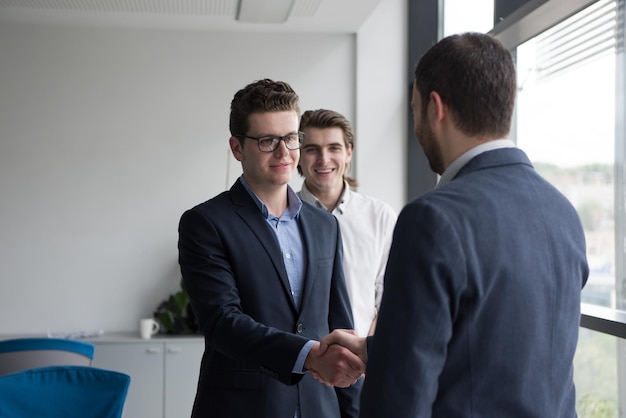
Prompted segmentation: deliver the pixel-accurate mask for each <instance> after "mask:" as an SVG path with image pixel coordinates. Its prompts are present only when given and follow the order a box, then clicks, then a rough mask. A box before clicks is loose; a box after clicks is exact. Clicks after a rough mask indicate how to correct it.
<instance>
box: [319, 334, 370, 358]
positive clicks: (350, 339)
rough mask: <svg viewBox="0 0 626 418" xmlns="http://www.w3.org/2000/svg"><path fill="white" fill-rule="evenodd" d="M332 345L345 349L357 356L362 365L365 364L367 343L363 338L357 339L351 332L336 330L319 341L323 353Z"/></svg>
mask: <svg viewBox="0 0 626 418" xmlns="http://www.w3.org/2000/svg"><path fill="white" fill-rule="evenodd" d="M333 344H338V345H341V346H343V347H346V348H347V349H348V350H350V351H352V352H353V353H354V354H356V355H357V356H359V358H360V359H361V361H362V362H363V364H367V341H366V339H365V338H363V337H359V336H357V335H356V333H355V332H354V331H353V330H349V329H336V330H334V331H333V332H331V333H330V334H328V335H327V336H325V337H324V338H322V340H321V341H320V351H321V352H322V353H324V351H325V350H326V349H328V348H329V347H331V346H332V345H333Z"/></svg>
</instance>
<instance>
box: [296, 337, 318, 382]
mask: <svg viewBox="0 0 626 418" xmlns="http://www.w3.org/2000/svg"><path fill="white" fill-rule="evenodd" d="M316 342H317V341H315V340H309V341H307V342H306V344H304V346H302V349H301V350H300V354H298V358H297V359H296V364H294V365H293V370H292V371H291V372H292V373H300V374H303V373H304V372H305V370H304V361H305V360H306V357H307V356H308V355H309V351H311V348H312V347H313V345H314V344H315V343H316Z"/></svg>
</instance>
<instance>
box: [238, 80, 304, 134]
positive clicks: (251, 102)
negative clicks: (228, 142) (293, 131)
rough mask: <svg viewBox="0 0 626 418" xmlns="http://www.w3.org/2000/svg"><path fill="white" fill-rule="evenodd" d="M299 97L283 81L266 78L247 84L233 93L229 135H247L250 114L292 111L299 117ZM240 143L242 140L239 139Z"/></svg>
mask: <svg viewBox="0 0 626 418" xmlns="http://www.w3.org/2000/svg"><path fill="white" fill-rule="evenodd" d="M299 100H300V99H299V97H298V95H297V94H296V92H295V91H294V90H293V89H292V88H291V86H290V85H289V84H287V83H285V82H284V81H273V80H270V79H268V78H266V79H263V80H258V81H255V82H253V83H251V84H248V85H247V86H246V87H244V88H243V89H241V90H239V91H238V92H237V93H235V96H234V97H233V100H232V102H231V103H230V134H231V135H232V136H237V135H239V134H246V133H248V129H250V121H249V120H248V117H249V116H250V114H252V113H263V112H281V111H286V110H293V111H295V112H296V113H297V114H298V117H300V103H299ZM239 140H240V141H243V139H241V138H239Z"/></svg>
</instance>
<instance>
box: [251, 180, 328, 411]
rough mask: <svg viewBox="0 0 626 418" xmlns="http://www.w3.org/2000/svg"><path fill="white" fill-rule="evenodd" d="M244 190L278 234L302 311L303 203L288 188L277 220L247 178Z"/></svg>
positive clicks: (297, 369)
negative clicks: (301, 231)
mask: <svg viewBox="0 0 626 418" xmlns="http://www.w3.org/2000/svg"><path fill="white" fill-rule="evenodd" d="M240 179H241V183H242V184H243V187H244V188H245V189H246V190H247V191H248V193H249V194H250V196H251V197H252V200H254V201H255V203H256V204H257V206H258V207H259V209H260V210H261V213H262V214H263V217H264V218H265V220H266V221H267V223H268V224H269V225H270V226H271V227H272V231H274V233H275V234H276V238H277V239H278V243H279V245H280V250H281V252H282V253H283V262H284V264H285V269H286V270H287V277H288V279H289V286H290V287H291V295H292V296H293V301H294V303H295V305H296V308H300V301H301V299H302V288H303V283H304V266H305V264H306V262H305V261H306V260H305V259H304V258H305V253H304V245H303V243H302V237H301V236H300V228H299V227H298V216H299V215H300V209H302V201H301V200H300V198H299V197H298V195H297V194H296V192H294V191H293V189H292V188H291V187H290V186H289V185H287V209H286V210H285V211H284V212H283V213H282V214H281V215H280V216H276V215H274V214H271V213H269V211H268V209H267V206H266V205H265V203H263V201H262V200H261V199H260V198H259V197H258V196H257V195H256V193H254V191H253V190H252V189H251V188H250V185H249V184H248V182H247V181H246V179H245V178H244V177H243V175H242V176H241V177H240ZM315 343H316V341H314V340H309V341H308V342H307V343H306V344H305V345H304V346H303V347H302V349H301V350H300V353H299V354H298V358H297V359H296V363H295V364H294V366H293V369H292V372H293V373H303V371H304V361H305V360H306V357H307V356H308V354H309V351H311V347H313V345H314V344H315ZM299 409H300V405H298V410H297V411H296V414H295V415H294V418H298V415H299V413H298V412H299Z"/></svg>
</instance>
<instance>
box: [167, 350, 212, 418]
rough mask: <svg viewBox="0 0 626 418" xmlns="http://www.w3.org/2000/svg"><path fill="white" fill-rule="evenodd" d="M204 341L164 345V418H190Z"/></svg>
mask: <svg viewBox="0 0 626 418" xmlns="http://www.w3.org/2000/svg"><path fill="white" fill-rule="evenodd" d="M202 353H204V340H203V339H198V341H197V342H187V341H186V342H180V343H179V342H167V343H166V344H165V418H182V417H190V416H191V409H192V407H193V401H194V398H195V397H196V389H197V386H198V375H199V373H200V361H201V359H202Z"/></svg>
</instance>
